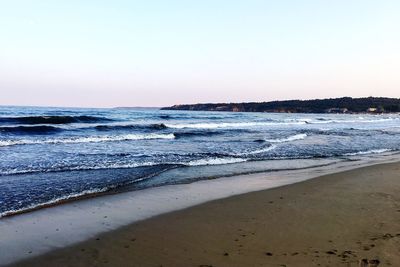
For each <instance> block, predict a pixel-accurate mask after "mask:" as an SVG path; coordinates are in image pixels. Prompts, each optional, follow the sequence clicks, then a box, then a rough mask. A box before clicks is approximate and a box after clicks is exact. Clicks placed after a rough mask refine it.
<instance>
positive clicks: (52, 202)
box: [0, 187, 111, 218]
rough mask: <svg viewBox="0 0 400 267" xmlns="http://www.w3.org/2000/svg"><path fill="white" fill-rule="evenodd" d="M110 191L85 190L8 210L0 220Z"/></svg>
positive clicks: (103, 189)
mask: <svg viewBox="0 0 400 267" xmlns="http://www.w3.org/2000/svg"><path fill="white" fill-rule="evenodd" d="M110 189H111V187H110V188H107V187H104V188H99V189H90V190H84V191H82V192H79V193H73V194H70V195H66V196H62V197H59V198H54V199H52V200H49V201H46V202H43V203H40V204H32V205H30V206H28V207H25V208H22V209H14V210H8V211H5V212H2V213H0V218H1V217H5V216H10V215H13V214H18V213H21V212H24V211H29V210H32V209H38V208H42V207H46V206H50V205H54V204H57V203H59V202H62V201H65V200H68V199H74V198H78V197H81V196H85V195H89V194H96V193H102V192H106V191H107V190H110Z"/></svg>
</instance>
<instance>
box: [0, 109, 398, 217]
mask: <svg viewBox="0 0 400 267" xmlns="http://www.w3.org/2000/svg"><path fill="white" fill-rule="evenodd" d="M398 150H400V116H399V115H394V114H391V115H333V114H268V113H225V112H193V111H189V112H188V111H160V110H157V109H72V108H32V107H0V214H1V215H6V214H10V213H12V212H16V211H23V210H26V209H29V208H33V207H37V206H40V205H43V204H49V203H53V202H56V201H60V200H63V199H68V198H72V197H78V196H83V195H87V194H93V193H96V192H106V191H110V190H113V191H118V190H120V191H123V190H137V189H143V188H148V187H154V186H161V185H166V184H176V183H187V182H191V181H196V180H199V179H210V178H216V177H221V176H229V175H237V174H243V173H252V172H263V171H279V170H288V169H302V168H309V167H313V166H325V165H330V164H336V163H338V162H342V161H347V160H353V159H354V157H356V156H358V157H374V155H376V154H380V153H384V152H396V151H398Z"/></svg>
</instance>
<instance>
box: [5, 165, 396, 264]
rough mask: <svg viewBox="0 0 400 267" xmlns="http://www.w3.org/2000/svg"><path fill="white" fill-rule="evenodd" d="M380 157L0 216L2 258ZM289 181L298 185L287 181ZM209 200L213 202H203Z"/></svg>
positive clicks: (36, 251)
mask: <svg viewBox="0 0 400 267" xmlns="http://www.w3.org/2000/svg"><path fill="white" fill-rule="evenodd" d="M396 160H398V158H396V157H394V158H392V159H391V160H387V159H386V161H396ZM377 163H380V162H379V161H375V162H374V161H367V162H353V163H352V165H349V164H350V163H346V164H343V165H342V166H340V165H335V166H331V167H330V168H315V169H312V170H310V169H308V170H303V171H287V172H280V173H264V174H254V175H244V176H237V177H230V178H220V179H216V180H210V181H199V182H196V183H193V184H183V185H173V186H165V187H160V188H152V189H148V190H143V191H134V192H126V193H121V194H117V195H109V196H102V197H98V198H94V199H87V200H82V201H78V202H73V203H67V204H65V205H60V206H56V207H51V208H48V209H43V210H39V211H35V212H32V213H27V214H22V215H18V216H13V217H10V218H4V219H2V220H0V230H1V232H2V233H5V235H4V238H2V240H1V241H0V247H1V248H2V250H3V251H4V252H3V253H2V254H1V255H0V256H1V257H2V259H1V261H0V262H2V263H3V264H11V263H13V262H15V261H16V260H23V259H25V258H29V257H33V256H38V255H41V254H44V253H48V252H50V251H55V252H50V253H49V254H45V255H44V256H41V257H40V256H39V258H36V259H35V258H33V260H32V261H30V260H29V259H28V261H26V262H24V263H20V264H22V265H20V264H18V266H30V265H31V264H33V265H34V264H35V262H40V259H41V258H42V259H43V257H44V258H46V257H51V255H52V253H62V251H63V250H65V251H67V250H70V249H73V248H74V247H76V246H78V245H80V244H84V243H80V244H78V245H74V244H77V243H79V242H85V240H89V241H86V242H91V241H90V239H93V238H94V237H96V236H98V235H99V234H102V233H103V235H107V233H105V232H110V235H114V234H115V233H117V232H118V231H123V229H125V228H126V227H128V228H129V227H133V228H135V226H134V225H135V223H136V222H138V221H142V220H144V219H148V218H151V217H154V216H157V215H160V214H163V213H168V212H172V213H169V214H166V215H160V216H159V217H156V218H154V219H150V220H148V221H154V220H156V221H158V220H159V218H162V217H163V216H166V217H168V216H174V215H172V214H176V213H179V212H182V213H185V212H186V213H187V212H189V213H190V210H196V209H198V208H199V207H202V206H204V205H211V204H209V203H214V202H218V201H221V202H224V201H225V200H217V201H214V202H209V201H213V200H216V199H222V198H227V197H228V198H227V199H235V198H238V199H240V198H243V196H246V195H249V196H251V195H252V194H262V192H265V193H266V194H268V192H270V191H271V188H274V187H279V186H283V187H279V188H281V189H282V188H290V187H296V186H302V185H303V184H305V183H307V182H304V183H299V182H302V181H305V180H309V179H311V178H315V177H319V176H321V175H329V174H330V173H336V172H343V171H348V170H350V169H354V168H357V167H363V166H368V165H372V164H377ZM377 166H380V165H377ZM367 168H373V167H367ZM319 180H323V179H312V180H311V181H319ZM277 182H278V183H277ZM293 183H295V184H293ZM317 183H318V182H317ZM287 184H293V185H289V186H285V185H287ZM279 188H277V190H280V189H279ZM263 189H270V190H267V191H260V192H259V193H257V192H256V193H249V194H246V195H241V194H243V193H247V192H253V191H259V190H263ZM274 190H275V189H274ZM234 195H240V196H234ZM231 196H234V197H231ZM229 197H230V198H229ZM205 202H208V203H206V204H202V203H205ZM133 203H135V205H136V206H132V204H133ZM198 204H202V205H200V206H197V207H193V208H189V209H186V210H183V211H177V210H182V209H185V208H188V207H191V206H195V205H198ZM78 218H79V220H78ZM148 221H143V223H144V224H145V223H146V222H148ZM132 223H133V225H132ZM141 224H142V222H139V225H141ZM127 225H131V226H127ZM121 227H122V228H121ZM118 229H119V230H118ZM7 233H8V234H7ZM19 233H20V234H19ZM104 233H105V234H104ZM10 244H11V245H10ZM71 245H72V246H71ZM65 247H67V248H65ZM49 255H50V256H49ZM83 262H84V261H83ZM139 266H142V265H139ZM167 266H168V265H167ZM172 266H174V265H172ZM231 266H232V265H231Z"/></svg>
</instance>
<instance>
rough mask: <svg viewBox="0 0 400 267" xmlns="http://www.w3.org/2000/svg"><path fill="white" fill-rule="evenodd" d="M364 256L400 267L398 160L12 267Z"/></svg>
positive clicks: (200, 210) (184, 214)
mask: <svg viewBox="0 0 400 267" xmlns="http://www.w3.org/2000/svg"><path fill="white" fill-rule="evenodd" d="M362 259H366V260H367V261H369V262H370V265H369V266H378V265H377V264H379V266H400V163H389V164H380V165H374V166H369V167H363V168H360V169H355V170H351V171H346V172H342V173H337V174H330V175H326V176H322V177H319V178H316V179H312V180H307V181H304V182H300V183H297V184H292V185H288V186H283V187H279V188H274V189H269V190H264V191H259V192H253V193H247V194H243V195H239V196H233V197H229V198H226V199H221V200H215V201H211V202H208V203H205V204H201V205H198V206H195V207H191V208H188V209H185V210H181V211H176V212H171V213H168V214H164V215H160V216H157V217H153V218H150V219H148V220H144V221H141V222H138V223H134V224H131V225H129V226H126V227H123V228H121V229H118V230H115V231H111V232H108V233H105V234H101V235H99V236H97V237H94V238H92V239H91V240H88V241H85V242H82V243H79V244H76V245H73V246H70V247H66V248H62V249H58V250H55V251H53V252H50V253H47V254H44V255H42V256H38V257H34V258H31V259H28V260H25V261H23V262H20V263H17V264H14V265H13V266H59V267H61V266H140V267H146V266H157V267H159V266H163V267H169V266H174V267H175V266H176V267H179V266H185V267H186V266H203V267H206V266H213V267H220V266H364V265H359V264H360V263H359V262H360V261H361V260H362ZM361 264H362V263H361ZM365 266H367V265H365Z"/></svg>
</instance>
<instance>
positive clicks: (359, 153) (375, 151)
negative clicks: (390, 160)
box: [344, 149, 392, 156]
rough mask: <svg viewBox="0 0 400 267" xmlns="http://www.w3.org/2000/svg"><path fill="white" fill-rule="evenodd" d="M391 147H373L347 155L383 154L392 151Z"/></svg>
mask: <svg viewBox="0 0 400 267" xmlns="http://www.w3.org/2000/svg"><path fill="white" fill-rule="evenodd" d="M390 151H392V150H391V149H371V150H366V151H358V152H354V153H346V154H344V155H345V156H357V155H368V154H381V153H385V152H390Z"/></svg>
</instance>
